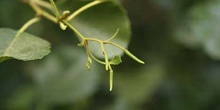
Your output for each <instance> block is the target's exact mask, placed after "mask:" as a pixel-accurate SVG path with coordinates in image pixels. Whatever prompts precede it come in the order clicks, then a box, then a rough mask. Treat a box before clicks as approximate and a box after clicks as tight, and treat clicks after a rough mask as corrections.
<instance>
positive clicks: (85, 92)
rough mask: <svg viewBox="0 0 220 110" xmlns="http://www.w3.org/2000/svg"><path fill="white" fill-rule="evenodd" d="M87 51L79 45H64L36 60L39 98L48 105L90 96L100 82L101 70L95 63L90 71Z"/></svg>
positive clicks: (36, 81)
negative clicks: (43, 58) (40, 60)
mask: <svg viewBox="0 0 220 110" xmlns="http://www.w3.org/2000/svg"><path fill="white" fill-rule="evenodd" d="M86 57H87V56H86V54H85V53H84V51H83V50H81V49H79V48H74V47H73V46H69V45H65V46H62V47H59V48H57V49H56V50H55V51H54V52H53V53H51V54H50V55H49V56H48V57H47V59H45V60H44V61H43V62H41V63H39V64H35V66H34V67H35V68H34V70H33V71H32V73H33V74H32V76H33V79H34V81H35V83H36V85H37V89H38V91H39V97H38V98H39V101H40V102H42V104H46V105H55V104H65V103H75V102H77V101H79V102H80V101H82V100H84V99H86V98H87V97H89V96H91V95H92V94H93V93H94V92H95V90H96V87H97V85H98V82H99V76H100V74H99V73H100V72H98V68H97V66H96V64H95V63H94V64H92V65H91V70H90V71H88V70H87V69H86V67H85V64H86V62H87V59H86Z"/></svg>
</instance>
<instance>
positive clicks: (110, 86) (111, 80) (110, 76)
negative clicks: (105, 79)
mask: <svg viewBox="0 0 220 110" xmlns="http://www.w3.org/2000/svg"><path fill="white" fill-rule="evenodd" d="M109 69H110V71H109V90H110V91H112V89H113V75H114V72H113V70H112V67H111V65H109Z"/></svg>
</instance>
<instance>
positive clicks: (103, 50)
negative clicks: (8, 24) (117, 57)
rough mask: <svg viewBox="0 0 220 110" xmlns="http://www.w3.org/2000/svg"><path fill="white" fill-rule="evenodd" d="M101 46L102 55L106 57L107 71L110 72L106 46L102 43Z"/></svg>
mask: <svg viewBox="0 0 220 110" xmlns="http://www.w3.org/2000/svg"><path fill="white" fill-rule="evenodd" d="M100 45H101V49H102V53H103V55H104V57H105V69H106V70H108V65H109V62H108V55H107V53H106V51H105V48H104V44H103V43H100Z"/></svg>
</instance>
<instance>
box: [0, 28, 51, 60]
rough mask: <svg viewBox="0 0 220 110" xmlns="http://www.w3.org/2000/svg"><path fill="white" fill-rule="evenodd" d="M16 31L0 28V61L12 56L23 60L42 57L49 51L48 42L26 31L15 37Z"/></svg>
mask: <svg viewBox="0 0 220 110" xmlns="http://www.w3.org/2000/svg"><path fill="white" fill-rule="evenodd" d="M16 34H17V31H15V30H12V29H8V28H0V61H4V60H6V59H10V58H14V59H18V60H23V61H29V60H36V59H42V58H43V57H44V56H45V55H47V54H49V53H50V43H49V42H47V41H45V40H43V39H41V38H39V37H36V36H33V35H31V34H28V33H25V32H23V33H21V34H20V35H19V36H17V37H15V36H16Z"/></svg>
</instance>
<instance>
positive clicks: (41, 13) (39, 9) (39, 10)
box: [28, 1, 57, 23]
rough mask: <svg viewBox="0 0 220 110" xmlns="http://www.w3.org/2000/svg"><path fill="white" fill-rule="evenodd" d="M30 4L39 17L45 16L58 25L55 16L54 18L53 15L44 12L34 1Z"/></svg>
mask: <svg viewBox="0 0 220 110" xmlns="http://www.w3.org/2000/svg"><path fill="white" fill-rule="evenodd" d="M28 4H29V5H30V6H31V7H32V8H33V9H34V11H35V12H36V13H37V15H39V16H41V15H42V16H43V17H45V18H47V19H48V20H50V21H52V22H54V23H57V18H55V17H54V16H52V15H51V14H49V13H47V12H46V11H44V10H42V9H41V8H40V7H39V6H38V5H37V4H36V3H34V2H33V1H29V2H28Z"/></svg>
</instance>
